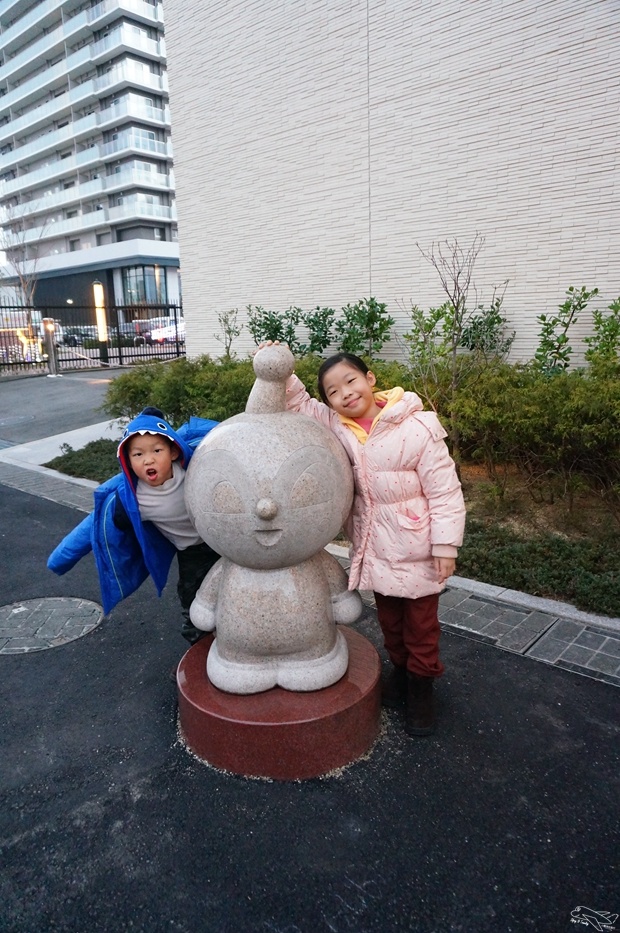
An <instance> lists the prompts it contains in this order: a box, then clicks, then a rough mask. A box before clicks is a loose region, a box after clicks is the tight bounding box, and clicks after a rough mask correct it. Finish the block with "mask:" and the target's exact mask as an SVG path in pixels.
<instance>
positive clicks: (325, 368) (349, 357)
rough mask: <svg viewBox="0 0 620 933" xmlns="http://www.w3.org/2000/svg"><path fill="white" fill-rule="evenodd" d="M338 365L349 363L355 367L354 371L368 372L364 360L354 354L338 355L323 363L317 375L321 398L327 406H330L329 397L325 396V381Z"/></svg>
mask: <svg viewBox="0 0 620 933" xmlns="http://www.w3.org/2000/svg"><path fill="white" fill-rule="evenodd" d="M338 363H348V364H349V365H350V366H353V368H354V369H359V371H360V372H361V373H364V375H366V373H367V372H368V367H367V366H366V363H365V362H364V360H361V359H360V358H359V356H354V355H353V354H352V353H336V354H335V355H334V356H329V357H328V358H327V359H326V360H324V361H323V362H322V363H321V368H320V369H319V372H318V374H317V382H318V389H319V395H320V396H321V401H323V402H325V404H326V405H329V402H328V401H327V396H326V395H325V389H324V388H323V381H324V379H325V376H326V375H327V373H328V372H329V370H330V369H331V368H332V367H333V366H337V365H338Z"/></svg>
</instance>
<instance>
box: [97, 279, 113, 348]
mask: <svg viewBox="0 0 620 933" xmlns="http://www.w3.org/2000/svg"><path fill="white" fill-rule="evenodd" d="M93 298H94V300H95V315H96V318H97V340H98V341H99V359H100V360H101V362H102V364H104V365H106V366H108V365H109V362H110V358H109V356H108V322H107V320H106V314H105V295H104V291H103V285H102V284H101V282H100V281H99V280H98V279H95V281H94V282H93Z"/></svg>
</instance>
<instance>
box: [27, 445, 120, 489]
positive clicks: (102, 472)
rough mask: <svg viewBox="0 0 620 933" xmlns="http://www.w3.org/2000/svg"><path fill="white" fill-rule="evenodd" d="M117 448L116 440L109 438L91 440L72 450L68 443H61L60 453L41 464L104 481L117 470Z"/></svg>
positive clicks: (68, 473)
mask: <svg viewBox="0 0 620 933" xmlns="http://www.w3.org/2000/svg"><path fill="white" fill-rule="evenodd" d="M117 448H118V441H113V440H110V439H109V438H101V439H100V440H98V441H91V442H90V444H87V445H86V446H85V447H82V448H81V449H80V450H74V449H73V447H71V445H70V444H63V445H62V446H61V448H60V449H61V451H62V453H61V454H60V455H59V456H58V457H54V459H53V460H50V461H49V463H44V464H43V466H46V467H49V469H50V470H58V472H59V473H66V474H67V476H79V477H80V478H81V479H92V480H95V482H97V483H104V482H105V481H106V480H107V479H110V477H111V476H114V474H115V473H118V472H119V463H118V459H117V457H116V450H117Z"/></svg>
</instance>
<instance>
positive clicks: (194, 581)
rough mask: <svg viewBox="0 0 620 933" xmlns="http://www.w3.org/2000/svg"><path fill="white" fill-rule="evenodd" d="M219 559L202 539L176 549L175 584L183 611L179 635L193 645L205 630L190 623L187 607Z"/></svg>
mask: <svg viewBox="0 0 620 933" xmlns="http://www.w3.org/2000/svg"><path fill="white" fill-rule="evenodd" d="M219 559H220V555H219V554H216V553H215V551H213V550H212V549H211V548H210V547H209V545H208V544H205V543H204V541H203V542H201V543H200V544H192V545H191V547H188V548H185V550H184V551H177V560H178V562H179V582H178V584H177V594H178V597H179V601H180V603H181V610H182V613H183V627H182V628H181V635H182V636H183V638H185V639H187V641H188V642H189V643H190V644H191V645H193V644H195V642H197V641H199V640H200V639H201V638H202V637H203V635H204V634H205V632H202V631H201V630H200V629H198V628H196V626H195V625H194V624H193V623H192V621H191V619H190V617H189V607H190V606H191V604H192V603H193V601H194V596H195V595H196V593H197V592H198V590H199V588H200V584H201V583H202V581H203V580H204V578H205V577H206V575H207V573H208V572H209V570H211V567H213V564H214V563H215V562H216V561H218V560H219Z"/></svg>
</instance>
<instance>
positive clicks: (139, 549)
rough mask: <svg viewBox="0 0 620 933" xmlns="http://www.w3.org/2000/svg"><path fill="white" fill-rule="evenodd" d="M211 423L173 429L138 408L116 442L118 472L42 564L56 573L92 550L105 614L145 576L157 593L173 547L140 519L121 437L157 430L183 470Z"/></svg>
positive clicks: (151, 412)
mask: <svg viewBox="0 0 620 933" xmlns="http://www.w3.org/2000/svg"><path fill="white" fill-rule="evenodd" d="M217 424H218V422H217V421H211V420H210V419H208V418H190V420H189V421H188V422H187V423H186V424H184V425H182V427H180V428H179V430H178V431H175V430H174V428H172V427H171V425H170V424H168V422H167V421H166V420H165V419H164V417H163V415H162V413H161V412H160V411H159V410H158V409H156V408H145V409H144V411H142V412H140V414H139V415H138V416H137V417H136V418H135V419H134V420H133V421H132V422H130V424H128V425H127V428H126V430H125V433H124V434H123V437H122V438H121V441H120V444H119V447H118V459H119V461H120V464H121V467H122V472H121V473H119V474H118V475H117V476H113V477H112V479H109V480H107V481H106V482H105V483H102V484H101V486H98V487H97V489H95V491H94V509H93V511H92V512H91V513H90V515H88V516H87V517H86V518H85V519H84V520H83V521H82V522H80V524H79V525H78V526H77V527H76V528H74V529H73V531H71V532H70V533H69V534H68V535H67V536H66V537H65V538H63V540H62V541H61V542H60V544H59V545H58V546H57V547H56V548H55V550H54V551H53V552H52V553H51V554H50V556H49V559H48V561H47V566H48V568H49V569H50V570H53V571H54V573H57V574H59V575H62V574H64V573H66V572H67V571H68V570H71V568H72V567H74V566H75V564H76V563H77V562H78V561H79V560H80V559H81V558H82V557H84V556H85V555H86V554H88V552H89V551H91V550H92V552H93V556H94V558H95V564H96V566H97V572H98V574H99V584H100V587H101V596H102V602H103V610H104V612H105V613H106V615H107V614H108V613H109V612H111V610H112V609H113V608H114V606H116V604H117V603H119V602H120V601H121V600H122V599H125V598H126V597H127V596H130V595H131V594H132V593H133V592H135V590H137V589H138V587H139V586H140V585H141V584H142V583H143V582H144V581H145V580H146V578H147V577H148V576H151V577H152V578H153V582H154V583H155V587H156V589H157V594H158V596H161V594H162V591H163V589H164V586H165V585H166V581H167V579H168V573H169V571H170V564H171V563H172V559H173V557H174V555H175V554H176V548H175V546H174V545H173V544H172V542H171V541H169V540H168V538H166V537H165V536H164V535H163V534H162V533H161V532H160V531H159V530H158V529H157V528H156V527H155V525H154V524H153V523H152V522H149V521H146V522H143V521H142V519H141V518H140V509H139V507H138V499H137V497H136V487H137V477H136V474H135V473H134V472H133V470H132V469H131V467H130V466H129V463H128V459H127V456H126V446H125V445H126V441H127V440H128V439H129V438H130V437H132V436H133V435H134V434H145V433H149V434H162V435H164V436H165V437H168V438H170V440H171V441H173V442H174V443H175V444H176V446H177V447H178V449H179V451H180V456H179V463H180V464H181V466H182V467H183V468H184V469H187V466H188V464H189V461H190V460H191V457H192V454H193V452H194V450H195V449H196V447H197V446H198V444H199V443H200V441H201V440H202V439H203V437H205V436H206V435H207V434H208V433H209V431H211V430H212V429H213V428H214V427H216V426H217ZM119 503H120V505H119ZM123 512H124V514H123ZM119 517H120V521H119Z"/></svg>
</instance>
